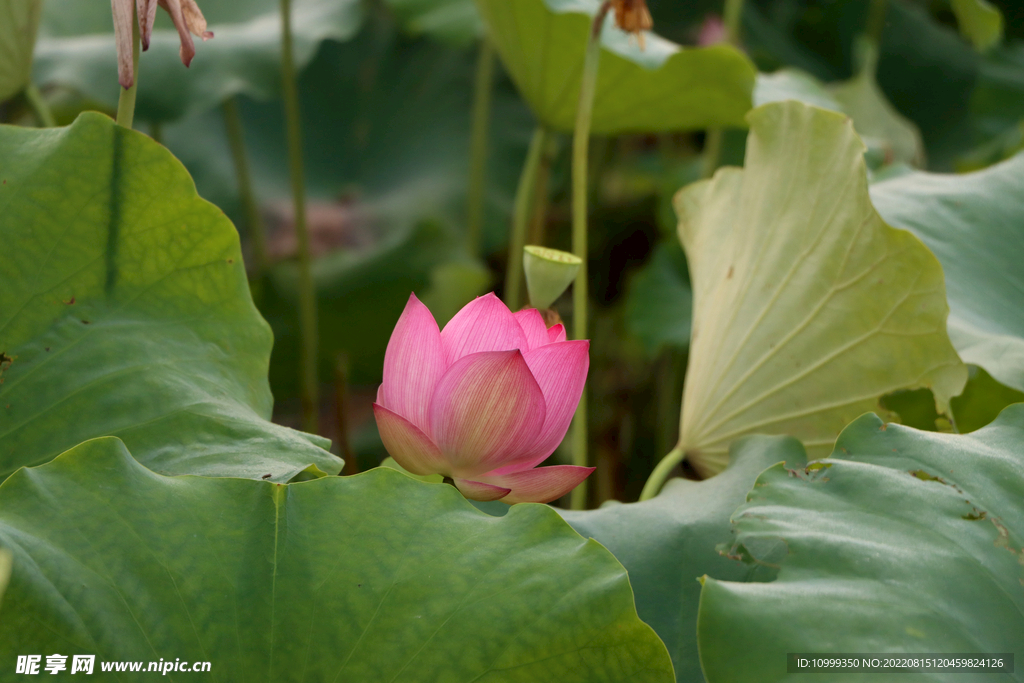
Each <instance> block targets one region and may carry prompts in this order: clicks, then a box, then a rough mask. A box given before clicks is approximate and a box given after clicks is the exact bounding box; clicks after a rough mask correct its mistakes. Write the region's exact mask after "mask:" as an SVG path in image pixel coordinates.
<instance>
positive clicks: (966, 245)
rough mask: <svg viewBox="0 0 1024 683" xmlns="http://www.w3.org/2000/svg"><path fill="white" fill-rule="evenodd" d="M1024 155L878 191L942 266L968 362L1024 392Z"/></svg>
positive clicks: (955, 336)
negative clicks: (986, 165)
mask: <svg viewBox="0 0 1024 683" xmlns="http://www.w3.org/2000/svg"><path fill="white" fill-rule="evenodd" d="M1022 177H1024V153H1019V154H1017V155H1016V156H1015V157H1013V158H1011V159H1009V160H1007V161H1005V162H1003V163H1001V164H998V165H996V166H992V167H990V168H988V169H985V170H983V171H978V172H976V173H970V174H965V175H940V174H932V173H909V174H906V175H902V176H900V177H898V178H894V179H892V180H887V181H884V182H880V183H876V184H875V185H872V187H871V201H872V202H874V204H875V206H876V207H877V208H878V211H879V213H880V214H882V216H883V217H884V218H885V220H886V221H888V222H889V223H890V224H892V225H894V226H897V227H900V228H904V229H906V230H910V231H911V232H913V233H914V234H915V235H917V236H918V237H920V238H921V240H922V241H923V242H924V243H925V244H926V245H927V246H928V248H929V249H931V250H932V252H933V253H934V254H935V255H936V256H937V257H938V258H939V261H940V262H941V263H942V268H943V270H944V271H945V275H946V291H947V293H948V295H949V308H950V314H949V337H950V339H951V340H952V341H953V344H954V346H956V349H957V351H958V352H959V353H960V357H961V358H963V359H964V361H965V362H967V363H973V364H975V365H979V366H981V367H983V368H985V370H987V371H988V373H989V374H990V375H992V377H994V378H995V379H997V380H999V381H1000V382H1001V383H1002V384H1005V385H1006V386H1008V387H1012V388H1013V389H1016V390H1017V391H1024V268H1022V267H1021V264H1022V263H1024V183H1022V182H1021V178H1022Z"/></svg>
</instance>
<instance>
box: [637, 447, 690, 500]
mask: <svg viewBox="0 0 1024 683" xmlns="http://www.w3.org/2000/svg"><path fill="white" fill-rule="evenodd" d="M684 455H685V452H684V451H683V448H682V446H676V447H675V448H673V449H672V450H671V451H669V452H668V454H667V455H666V456H665V457H664V458H662V459H661V462H659V463H658V466H657V467H655V468H654V471H653V472H651V476H650V477H649V478H648V479H647V483H646V484H644V490H643V491H641V492H640V500H641V501H644V500H650V499H651V498H654V497H655V496H656V495H658V492H659V491H661V487H662V486H664V485H665V480H667V479H668V475H669V473H670V472H671V471H672V470H673V469H675V466H676V465H678V464H679V463H681V462H682V461H683V456H684Z"/></svg>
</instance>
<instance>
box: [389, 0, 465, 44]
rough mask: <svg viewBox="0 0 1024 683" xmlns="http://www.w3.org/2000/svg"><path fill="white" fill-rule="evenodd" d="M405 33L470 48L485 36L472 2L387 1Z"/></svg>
mask: <svg viewBox="0 0 1024 683" xmlns="http://www.w3.org/2000/svg"><path fill="white" fill-rule="evenodd" d="M385 1H386V3H387V5H388V7H390V8H391V11H392V12H394V13H395V15H396V16H397V17H398V19H399V21H401V22H402V25H403V26H404V27H405V30H406V31H408V32H409V33H412V34H413V35H419V34H421V33H422V34H426V35H429V36H431V37H432V38H436V39H438V40H441V41H443V42H446V43H450V44H452V45H469V44H471V43H472V42H473V41H474V40H476V39H478V38H479V37H480V36H481V35H482V34H483V28H484V27H483V23H482V22H481V21H480V13H479V12H478V11H477V9H476V5H474V4H473V0H385Z"/></svg>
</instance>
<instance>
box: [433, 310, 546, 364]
mask: <svg viewBox="0 0 1024 683" xmlns="http://www.w3.org/2000/svg"><path fill="white" fill-rule="evenodd" d="M441 344H442V345H443V346H444V351H445V359H446V360H447V362H448V366H449V367H451V366H452V365H453V364H454V363H455V362H456V361H458V360H459V359H461V358H463V357H465V356H468V355H469V354H471V353H478V352H480V351H511V350H512V349H520V350H525V349H527V348H528V347H527V343H526V335H525V334H523V328H522V327H520V326H519V323H518V322H517V321H516V318H515V316H513V315H512V312H511V311H510V310H508V307H507V306H506V305H505V304H503V303H502V302H501V299H499V298H498V297H496V296H495V295H494V293H493V292H490V293H488V294H485V295H484V296H481V297H477V298H476V299H474V300H473V301H470V302H469V303H468V304H466V305H465V306H463V307H462V310H461V311H459V312H458V313H456V314H455V317H453V318H452V319H451V320H450V321H449V322H448V324H447V325H445V326H444V330H442V331H441Z"/></svg>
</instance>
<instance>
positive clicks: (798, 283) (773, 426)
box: [676, 101, 967, 475]
mask: <svg viewBox="0 0 1024 683" xmlns="http://www.w3.org/2000/svg"><path fill="white" fill-rule="evenodd" d="M748 120H749V122H750V136H749V138H748V141H747V153H746V168H745V169H736V168H725V169H722V170H720V171H719V172H718V173H716V174H715V176H714V178H712V179H711V180H707V181H701V182H699V183H695V184H693V185H690V186H688V187H686V188H684V189H683V190H681V191H680V192H679V194H678V195H677V196H676V211H677V213H678V215H679V236H680V239H681V240H682V243H683V246H684V248H685V250H686V254H687V258H688V260H689V264H690V274H691V279H692V282H693V294H694V314H693V335H692V339H691V344H690V358H689V366H688V370H687V377H686V385H685V389H684V393H683V410H682V416H681V423H680V446H681V447H682V448H683V450H684V452H685V453H686V457H687V459H688V460H689V461H690V462H691V463H692V464H693V465H694V467H695V468H696V469H697V470H698V471H699V472H701V473H702V474H705V475H708V474H713V473H716V472H719V471H721V470H722V469H724V468H725V466H726V464H727V462H728V447H729V443H730V442H731V441H733V440H734V439H736V438H738V437H740V436H743V435H745V434H751V433H763V434H791V435H793V436H796V437H797V438H799V439H800V440H802V441H803V442H804V445H805V446H806V447H807V449H808V455H809V457H823V456H826V455H828V454H829V453H830V452H831V450H832V445H833V443H834V441H835V438H836V436H837V435H838V434H839V432H840V431H841V430H842V429H843V427H845V426H846V425H847V424H849V423H850V422H851V421H853V420H854V419H855V418H857V417H858V416H859V415H861V414H862V413H864V412H867V411H871V410H877V409H878V398H879V397H880V396H882V395H883V394H886V393H889V392H891V391H895V390H898V389H904V388H916V387H928V388H930V389H931V390H932V391H933V392H934V395H935V401H936V406H937V408H938V409H939V411H940V412H942V413H947V414H948V407H949V399H950V398H951V397H952V396H955V395H957V394H959V393H960V391H961V390H962V389H963V386H964V383H965V382H966V380H967V370H966V368H965V366H964V365H963V363H961V361H960V359H959V357H958V356H957V354H956V351H955V350H954V349H953V346H952V344H951V343H950V341H949V337H948V336H947V334H946V318H947V316H948V314H949V307H948V305H947V303H946V291H945V284H944V281H943V274H942V268H941V266H940V265H939V262H938V260H937V259H936V258H935V256H933V255H932V253H931V252H930V251H929V250H928V249H927V248H926V247H925V246H924V245H923V244H922V243H921V241H920V240H918V239H917V237H915V236H913V235H912V234H910V233H909V232H906V231H903V230H896V229H894V228H890V227H889V226H887V225H886V224H885V223H884V222H883V221H882V219H881V218H880V217H879V215H878V213H877V212H876V211H875V209H874V207H873V206H872V204H871V200H870V198H869V196H868V187H867V176H866V170H865V166H864V159H863V152H864V145H863V143H862V142H861V140H860V139H859V138H858V137H857V135H856V133H855V132H854V130H853V126H852V125H851V123H850V119H849V118H847V117H846V116H844V115H842V114H838V113H836V112H831V111H826V110H823V109H819V108H816V107H812V106H809V105H805V104H803V103H800V102H795V101H787V102H779V103H772V104H766V105H764V106H761V107H758V108H757V109H754V110H753V111H751V113H750V114H749V115H748Z"/></svg>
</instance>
